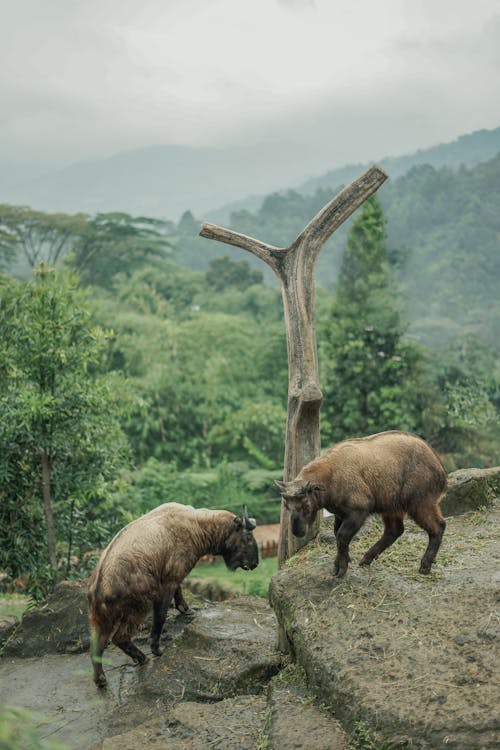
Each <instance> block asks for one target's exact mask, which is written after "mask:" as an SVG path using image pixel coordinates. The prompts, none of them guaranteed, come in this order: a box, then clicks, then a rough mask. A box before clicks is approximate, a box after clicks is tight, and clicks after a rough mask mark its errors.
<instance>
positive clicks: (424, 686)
mask: <svg viewBox="0 0 500 750" xmlns="http://www.w3.org/2000/svg"><path fill="white" fill-rule="evenodd" d="M499 520H500V509H499V504H498V503H494V506H493V507H492V508H490V509H488V510H486V511H484V513H481V514H479V513H478V512H477V511H475V512H473V513H469V514H464V515H460V516H455V517H452V518H449V519H448V521H447V524H448V525H447V530H446V533H445V536H444V540H443V547H442V550H441V551H440V553H439V555H438V563H437V564H436V566H435V572H433V573H432V574H431V575H430V576H427V577H424V576H419V575H418V573H417V572H416V571H417V569H418V561H419V558H420V556H421V554H422V552H423V549H422V547H423V548H425V540H424V539H422V536H421V535H419V536H418V540H417V538H416V537H417V532H416V530H415V531H414V530H413V529H412V527H411V526H410V525H408V526H409V529H408V533H406V534H405V535H403V537H401V538H400V539H399V540H398V541H397V542H396V543H395V544H394V545H393V547H392V548H391V550H387V551H386V552H385V553H384V554H382V555H381V556H380V558H379V559H378V560H377V561H375V562H374V563H373V564H372V566H371V567H369V568H363V567H360V566H359V565H358V564H356V562H353V563H352V564H351V566H350V568H349V570H348V572H347V574H346V576H345V578H343V579H340V580H338V579H335V578H334V577H333V576H332V561H333V551H332V549H331V547H330V545H328V546H325V545H322V544H321V543H314V542H313V543H311V544H310V545H308V546H307V547H306V548H304V549H303V550H301V551H299V553H298V554H297V555H296V556H295V557H294V558H293V560H292V561H290V563H289V564H288V566H287V567H286V568H284V569H282V570H280V571H279V572H278V573H277V574H276V575H275V576H273V579H272V581H271V586H270V599H271V603H272V605H273V607H274V609H275V612H276V614H277V617H278V620H279V621H280V623H281V625H282V626H283V628H284V629H285V632H286V635H287V638H288V641H289V643H290V647H291V651H292V653H293V654H294V656H295V658H296V660H297V661H298V663H299V664H300V665H301V666H302V667H303V669H304V671H305V672H306V675H307V678H308V682H309V686H310V687H311V689H313V690H314V692H315V693H316V695H317V697H318V698H319V699H320V700H321V701H323V702H325V703H327V704H328V706H330V708H332V709H333V710H334V711H335V716H336V717H338V718H339V719H340V720H341V722H342V724H343V726H344V728H346V729H347V731H348V733H349V734H350V736H351V737H354V736H355V735H356V732H359V731H362V732H366V733H368V736H369V741H370V742H372V743H374V744H373V746H376V743H380V744H381V745H382V746H384V747H386V746H387V747H389V746H390V745H389V744H388V743H390V742H395V741H396V739H395V738H399V737H407V738H409V741H410V742H411V745H410V746H411V747H421V748H425V750H428V749H430V748H436V749H437V748H440V749H442V748H443V747H447V748H454V749H455V750H477V749H478V748H483V749H484V750H486V749H487V748H491V749H493V748H496V747H499V746H500V716H499V714H498V695H499V694H500V654H499V649H498V645H497V641H496V639H493V640H491V639H487V638H480V637H477V636H475V635H470V634H475V633H478V632H482V633H485V632H486V631H488V630H490V629H491V628H495V627H496V624H497V623H498V600H497V596H498V581H497V579H496V577H495V575H494V571H495V570H498V567H499V562H500V559H499V555H500V550H499V548H498V524H499ZM375 532H377V535H380V530H378V531H377V530H376V529H375V530H374V532H373V533H374V536H373V537H372V538H370V539H367V538H366V535H365V536H364V537H361V538H360V539H358V540H355V541H354V542H353V543H352V544H351V557H352V559H353V561H355V560H359V559H360V558H361V557H362V555H363V552H364V551H365V549H366V548H367V547H368V546H369V545H370V544H371V543H373V541H374V539H375V538H376V535H375ZM370 533H371V532H370ZM417 541H418V544H417ZM422 543H423V544H422ZM459 644H461V645H459ZM318 645H319V648H318ZM360 728H361V729H360ZM398 741H399V740H398ZM367 743H368V740H367V741H366V743H365V744H366V745H367V746H372V745H368V744H367ZM384 743H385V744H384Z"/></svg>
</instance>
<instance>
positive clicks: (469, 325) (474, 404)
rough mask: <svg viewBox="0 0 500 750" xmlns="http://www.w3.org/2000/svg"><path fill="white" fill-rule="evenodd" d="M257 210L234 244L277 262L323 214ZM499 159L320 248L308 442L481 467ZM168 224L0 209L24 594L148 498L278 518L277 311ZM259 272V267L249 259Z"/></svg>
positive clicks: (8, 490) (16, 549)
mask: <svg viewBox="0 0 500 750" xmlns="http://www.w3.org/2000/svg"><path fill="white" fill-rule="evenodd" d="M336 187H337V186H333V187H332V188H331V189H329V188H325V187H321V188H317V190H316V192H314V193H312V194H300V193H297V192H294V191H289V192H286V193H283V194H275V195H271V196H268V197H267V198H266V199H265V200H264V201H263V203H262V206H261V208H260V209H259V210H258V211H256V212H255V213H251V212H249V211H238V212H235V213H234V214H233V215H232V217H231V225H232V226H233V227H234V229H236V230H237V231H240V232H243V233H246V234H251V235H253V236H255V237H259V238H261V239H263V240H265V241H266V242H271V243H274V244H277V245H284V244H287V243H288V242H290V240H291V239H293V238H294V236H295V235H296V234H297V233H298V232H299V231H300V230H301V229H302V227H303V226H304V225H305V224H306V223H307V221H308V220H309V219H310V218H311V217H312V216H313V215H314V213H315V212H316V211H317V210H319V208H321V207H322V205H324V203H325V202H326V201H327V200H329V198H331V195H332V193H333V192H335V190H336ZM499 199H500V156H499V157H497V158H496V159H493V160H491V161H489V162H486V163H483V164H479V165H477V166H476V167H473V168H471V169H466V168H459V169H457V170H452V169H450V168H443V169H440V170H436V169H434V168H433V167H430V166H425V165H424V166H417V167H414V168H412V169H411V170H410V171H408V172H407V173H406V174H404V175H403V176H401V177H399V178H398V179H396V180H394V182H393V183H392V184H391V183H389V184H388V186H387V187H384V188H383V189H382V190H381V191H380V196H374V197H372V198H371V199H369V200H368V201H367V202H366V203H365V204H364V205H363V206H362V207H361V208H360V209H359V210H358V211H357V212H356V214H355V215H354V217H352V219H351V220H350V221H349V225H348V226H347V227H346V228H345V229H343V230H341V231H339V232H338V235H339V236H338V237H336V238H335V240H334V242H333V243H331V245H330V246H329V248H325V250H324V251H323V254H322V256H321V258H320V263H319V268H318V287H317V336H318V352H319V362H320V380H321V387H322V390H323V394H324V398H323V404H322V412H321V429H322V444H323V446H324V447H326V446H327V445H329V444H330V443H331V442H333V441H337V440H341V439H343V438H345V437H350V436H354V435H362V434H368V433H372V432H376V431H379V430H385V429H404V430H409V431H412V432H416V433H418V434H421V435H423V436H424V437H425V438H426V439H428V440H429V441H430V442H431V443H432V444H433V445H434V447H436V448H437V449H438V450H439V451H440V452H441V454H442V455H443V457H444V460H445V462H446V465H447V468H448V469H449V470H453V469H455V468H458V467H465V466H488V465H496V464H498V445H499V438H500V428H499V425H500V420H499V411H500V338H499V337H498V334H495V330H496V331H498V330H500V301H499V298H498V287H499V280H500V217H499V214H498V210H497V206H498V203H499ZM199 228H200V222H199V221H198V220H197V219H196V218H195V217H194V216H193V215H192V213H191V212H189V211H186V213H185V214H184V215H183V216H182V218H181V220H180V221H179V222H177V223H175V222H172V221H168V220H166V219H165V220H160V219H151V218H148V217H133V216H129V215H128V214H123V213H113V214H97V215H95V216H87V215H85V214H77V215H65V214H48V213H44V212H40V211H35V210H33V209H31V208H28V207H19V206H9V205H2V206H0V263H1V268H2V275H0V331H1V337H0V411H1V417H2V418H1V419H0V478H1V481H0V571H3V573H4V574H5V575H7V576H8V577H9V579H15V578H18V577H22V576H24V577H26V576H27V574H29V579H28V586H29V590H30V591H31V592H33V593H35V595H36V594H37V593H40V592H43V591H44V590H45V589H46V587H47V585H49V584H50V582H51V581H52V580H53V579H54V578H55V577H56V576H57V575H80V574H82V573H85V572H86V571H87V570H88V569H89V567H90V566H91V565H92V564H93V562H94V560H95V554H94V553H95V550H96V549H98V548H99V547H100V546H102V545H104V544H105V543H107V541H108V540H109V539H110V538H111V536H112V534H113V533H114V532H115V531H116V530H117V529H118V528H120V527H121V526H123V525H124V523H126V522H128V521H129V520H131V519H132V518H135V517H137V516H138V515H140V514H141V513H144V512H146V511H147V510H149V509H151V508H152V507H154V506H156V505H158V504H160V503H162V502H168V501H177V502H185V503H190V504H194V505H196V506H198V507H202V506H203V507H223V508H228V509H230V510H233V511H235V512H238V511H239V510H240V509H241V506H242V504H243V503H247V504H248V506H249V508H250V511H251V514H252V515H253V516H255V517H256V518H257V520H258V521H259V522H261V523H273V522H277V521H278V520H279V505H278V503H277V502H276V500H277V498H276V495H275V493H274V490H273V480H274V479H276V478H279V477H280V474H281V471H282V461H283V450H284V446H283V439H284V429H285V420H286V413H285V409H286V400H287V393H286V388H287V353H286V343H285V333H284V326H283V320H282V309H281V295H280V292H279V289H278V287H277V284H276V282H275V280H274V279H272V278H269V276H268V275H267V274H268V269H267V268H264V267H259V265H258V262H256V261H255V259H254V258H253V256H248V257H247V256H244V255H242V251H239V250H236V249H234V250H233V249H231V250H229V249H228V248H226V247H224V248H221V247H215V243H208V242H206V241H204V240H201V239H200V238H198V237H197V233H198V231H199ZM261 265H262V266H263V265H264V264H261Z"/></svg>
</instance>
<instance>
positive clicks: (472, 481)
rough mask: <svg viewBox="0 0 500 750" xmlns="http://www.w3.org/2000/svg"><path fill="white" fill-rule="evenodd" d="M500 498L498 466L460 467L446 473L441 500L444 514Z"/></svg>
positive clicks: (463, 510) (465, 509)
mask: <svg viewBox="0 0 500 750" xmlns="http://www.w3.org/2000/svg"><path fill="white" fill-rule="evenodd" d="M498 498H500V466H495V467H493V468H491V469H460V470H459V471H452V472H451V474H448V487H447V490H446V495H445V496H444V498H443V499H442V501H441V509H442V511H443V514H444V515H445V516H451V515H455V514H457V513H465V512H467V511H469V510H477V509H479V508H485V507H487V506H488V505H491V504H492V502H493V501H494V500H495V499H498Z"/></svg>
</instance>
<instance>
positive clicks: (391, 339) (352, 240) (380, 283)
mask: <svg viewBox="0 0 500 750" xmlns="http://www.w3.org/2000/svg"><path fill="white" fill-rule="evenodd" d="M404 331H405V326H404V324H403V323H402V321H401V316H400V313H399V310H398V296H397V293H396V288H395V284H394V282H393V280H392V278H391V274H390V269H389V267H388V262H387V246H386V233H385V220H384V216H383V212H382V208H381V205H380V202H379V200H378V198H377V197H372V198H370V199H369V200H367V201H366V202H365V203H364V205H363V207H362V209H361V210H360V213H359V215H358V217H357V219H356V221H355V222H354V224H353V225H352V228H351V230H350V233H349V237H348V241H347V246H346V249H345V253H344V257H343V261H342V266H341V269H340V274H339V280H338V284H337V288H336V295H335V302H334V305H333V308H332V313H331V318H330V319H329V320H328V321H327V323H326V325H325V324H323V326H322V328H321V331H320V355H321V363H322V370H323V378H322V382H323V384H324V402H323V407H322V428H323V431H324V433H325V435H326V437H327V438H328V439H329V440H334V441H337V440H340V439H343V438H345V437H348V436H355V435H363V434H369V433H373V432H378V431H380V430H386V429H407V430H413V431H415V430H417V431H418V428H419V426H420V423H419V419H420V415H421V413H422V410H423V409H424V408H425V403H423V402H424V401H425V399H424V394H425V391H424V392H422V388H421V382H419V379H420V376H421V372H422V367H423V355H422V352H421V350H420V349H419V348H418V347H417V346H416V345H415V344H413V343H411V342H409V341H405V340H403V334H404Z"/></svg>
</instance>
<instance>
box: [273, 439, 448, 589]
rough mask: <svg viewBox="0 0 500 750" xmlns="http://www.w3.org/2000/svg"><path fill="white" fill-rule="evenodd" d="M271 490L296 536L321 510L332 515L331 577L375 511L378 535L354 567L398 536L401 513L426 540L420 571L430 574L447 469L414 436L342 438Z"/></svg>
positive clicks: (340, 571)
mask: <svg viewBox="0 0 500 750" xmlns="http://www.w3.org/2000/svg"><path fill="white" fill-rule="evenodd" d="M276 485H277V487H278V488H279V490H280V493H281V495H282V497H283V500H284V502H285V505H286V506H287V508H288V509H289V511H290V512H291V523H292V531H293V533H294V534H295V535H296V536H303V535H304V534H305V531H306V527H307V525H308V524H310V523H311V522H312V521H313V520H314V518H315V516H316V513H317V512H318V511H319V510H320V509H321V508H325V509H326V510H328V511H329V512H330V513H333V514H334V515H335V526H334V528H335V535H336V541H337V558H336V560H335V567H334V575H336V576H339V577H340V576H342V575H344V574H345V572H346V570H347V566H348V563H349V560H350V558H349V543H350V541H351V539H352V538H353V536H354V535H355V534H356V532H357V531H358V530H359V529H360V528H361V526H362V525H363V523H364V522H365V520H366V518H367V517H368V516H369V515H370V514H371V513H380V514H381V516H382V520H383V522H384V533H383V535H382V537H381V538H380V539H379V540H378V542H376V543H375V544H374V545H373V547H371V548H370V549H369V550H368V552H367V553H366V554H365V556H364V557H363V559H362V560H361V564H362V565H369V564H370V563H371V562H372V560H374V559H375V558H376V557H378V555H379V554H380V553H381V552H382V551H383V550H384V549H386V548H387V547H389V546H390V545H391V544H392V543H393V542H394V541H395V540H396V539H397V538H398V537H399V536H401V534H402V533H403V530H404V525H403V519H404V517H405V515H406V514H408V515H409V516H410V518H413V520H414V521H415V522H416V523H417V524H418V525H419V526H420V527H421V528H422V529H424V530H425V531H426V532H427V534H428V536H429V544H428V546H427V549H426V552H425V554H424V556H423V558H422V561H421V564H420V573H424V574H425V573H429V572H430V570H431V565H432V563H433V562H434V559H435V557H436V553H437V551H438V549H439V547H440V544H441V539H442V537H443V532H444V530H445V526H446V524H445V521H444V519H443V517H442V515H441V512H440V509H439V501H440V499H441V497H442V495H443V493H444V490H445V488H446V472H445V469H444V467H443V464H442V463H441V459H440V458H439V456H438V454H437V453H436V451H435V450H434V449H433V448H431V446H430V445H429V444H428V443H426V442H425V440H422V438H420V437H418V436H417V435H411V434H410V433H406V432H398V431H390V432H379V433H377V434H376V435H369V436H368V437H363V438H354V439H352V440H345V441H344V442H342V443H337V444H336V445H334V446H333V447H331V448H330V449H329V450H327V451H326V452H325V453H324V454H323V455H322V456H320V457H319V458H317V459H315V460H314V461H311V462H310V463H308V464H307V465H306V466H304V468H303V469H302V470H301V471H300V473H299V474H298V476H297V477H296V478H295V479H294V480H293V481H291V482H276Z"/></svg>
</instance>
